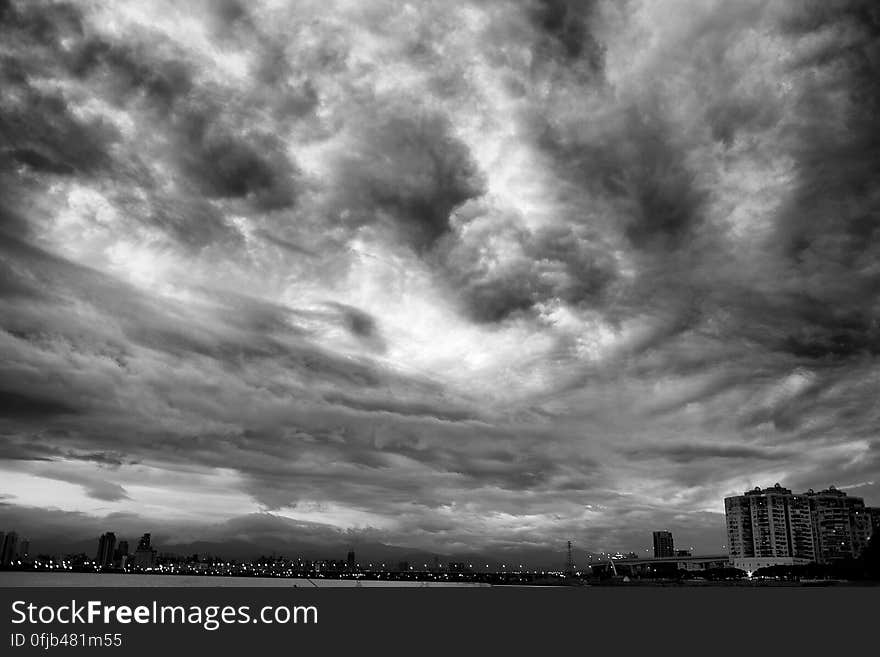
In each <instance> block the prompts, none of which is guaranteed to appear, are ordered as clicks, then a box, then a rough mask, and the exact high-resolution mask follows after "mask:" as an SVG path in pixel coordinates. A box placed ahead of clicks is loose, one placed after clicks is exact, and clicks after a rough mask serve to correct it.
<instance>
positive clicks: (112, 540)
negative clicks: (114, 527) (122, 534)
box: [95, 532, 116, 568]
mask: <svg viewBox="0 0 880 657" xmlns="http://www.w3.org/2000/svg"><path fill="white" fill-rule="evenodd" d="M115 548H116V534H114V533H113V532H107V533H106V534H101V537H100V538H99V539H98V554H97V555H95V563H96V564H98V565H99V566H101V567H102V568H106V567H108V566H112V565H113V557H114V549H115Z"/></svg>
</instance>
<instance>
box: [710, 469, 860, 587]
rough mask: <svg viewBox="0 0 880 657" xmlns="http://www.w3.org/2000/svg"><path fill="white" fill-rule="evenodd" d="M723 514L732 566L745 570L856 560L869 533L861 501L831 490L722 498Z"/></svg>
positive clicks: (777, 491) (778, 488)
mask: <svg viewBox="0 0 880 657" xmlns="http://www.w3.org/2000/svg"><path fill="white" fill-rule="evenodd" d="M724 512H725V517H726V522H727V544H728V549H729V552H730V559H731V562H732V563H733V565H734V566H737V567H741V568H743V569H745V570H754V569H756V568H761V567H764V566H772V565H782V564H804V563H809V562H814V561H816V562H819V563H828V562H831V561H835V560H839V559H853V558H857V557H858V556H859V555H860V554H861V552H862V550H864V549H865V547H866V546H867V544H868V539H869V538H870V536H871V531H872V527H873V518H872V514H871V510H870V509H867V508H866V507H865V504H864V501H863V500H862V499H861V498H859V497H850V496H848V495H847V494H846V493H844V492H843V491H840V490H837V489H836V488H834V486H831V487H830V488H828V489H827V490H823V491H819V492H818V493H817V492H815V491H813V490H812V489H811V490H809V491H807V492H806V493H803V494H795V493H792V492H791V490H789V489H788V488H783V487H782V486H780V485H779V484H776V485H775V486H773V487H768V488H763V489H762V488H755V489H754V490H750V491H747V492H746V493H744V494H743V495H736V496H733V497H728V498H725V500H724Z"/></svg>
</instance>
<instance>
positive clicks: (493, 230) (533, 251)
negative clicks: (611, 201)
mask: <svg viewBox="0 0 880 657" xmlns="http://www.w3.org/2000/svg"><path fill="white" fill-rule="evenodd" d="M467 230H468V234H467V238H465V239H456V240H450V241H449V242H448V243H446V244H445V245H444V246H443V249H442V250H441V251H440V258H441V261H442V266H443V268H444V269H445V271H446V273H447V276H448V277H449V279H450V281H451V283H452V284H453V285H454V286H455V287H456V288H457V289H458V290H459V294H461V295H462V297H463V300H464V306H465V309H466V311H467V313H468V314H469V315H470V316H471V317H472V318H474V319H476V320H477V321H481V322H498V321H501V320H504V319H506V318H508V317H509V316H511V315H513V314H515V313H517V312H519V311H529V310H530V309H532V308H534V307H535V306H536V305H537V304H540V303H542V302H548V301H552V300H559V301H563V302H565V303H567V304H572V305H575V306H577V305H580V304H588V305H593V304H600V303H601V302H602V297H603V293H604V292H605V291H606V289H607V288H608V286H609V285H610V284H611V283H612V282H613V281H614V279H615V278H616V272H615V269H616V266H615V263H614V262H613V260H612V259H611V258H610V257H609V256H608V254H607V252H605V251H603V250H601V249H600V248H597V245H596V244H595V242H594V241H593V240H592V239H590V237H591V236H590V235H589V233H586V234H584V232H583V231H581V230H578V228H577V227H571V226H566V227H558V228H557V227H547V228H541V229H538V230H536V231H534V232H530V231H527V230H525V229H520V228H516V227H512V226H511V225H510V223H508V218H506V217H499V218H498V219H497V220H489V221H486V222H485V223H483V222H482V221H479V222H474V225H472V226H468V228H467ZM505 234H506V235H505ZM499 235H505V236H506V238H507V239H508V240H509V243H510V248H511V250H513V251H515V254H516V255H515V257H512V258H511V259H510V260H509V261H508V263H507V264H506V265H505V266H503V267H498V266H496V265H494V264H493V263H491V262H487V260H486V259H485V258H483V257H482V255H481V254H482V252H483V250H484V249H485V243H486V242H487V241H488V240H490V239H493V238H497V237H498V236H499Z"/></svg>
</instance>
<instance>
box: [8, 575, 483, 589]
mask: <svg viewBox="0 0 880 657" xmlns="http://www.w3.org/2000/svg"><path fill="white" fill-rule="evenodd" d="M0 586H65V587H67V586H123V587H129V586H130V587H153V586H210V587H213V586H237V587H247V586H251V587H253V586H257V587H272V588H277V587H281V588H284V587H286V588H291V587H294V586H295V587H298V588H303V587H305V588H312V587H317V588H333V587H353V586H362V587H364V588H367V587H409V588H412V587H430V588H440V587H450V586H452V587H460V586H488V584H480V583H471V582H405V581H401V582H385V581H377V580H360V583H358V581H357V580H351V579H323V578H317V579H285V578H280V577H217V576H214V575H205V576H199V575H123V574H119V573H51V572H49V573H47V572H34V573H28V572H18V571H13V572H0Z"/></svg>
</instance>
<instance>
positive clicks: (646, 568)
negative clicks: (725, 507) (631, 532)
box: [592, 554, 730, 576]
mask: <svg viewBox="0 0 880 657" xmlns="http://www.w3.org/2000/svg"><path fill="white" fill-rule="evenodd" d="M609 564H613V568H614V570H615V571H616V572H617V573H618V574H620V575H624V574H626V575H630V576H657V575H676V574H677V573H678V572H679V571H682V570H684V571H687V572H689V573H700V572H705V571H709V570H716V569H719V568H729V567H730V557H728V555H726V554H710V555H701V556H693V555H690V556H686V557H685V556H668V557H654V558H653V559H649V558H647V559H642V558H636V559H631V558H628V557H627V558H623V559H614V560H613V561H609V562H608V564H604V563H597V564H594V565H593V566H592V569H593V571H594V572H595V571H597V570H602V569H604V568H606V567H611V566H610V565H609Z"/></svg>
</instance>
